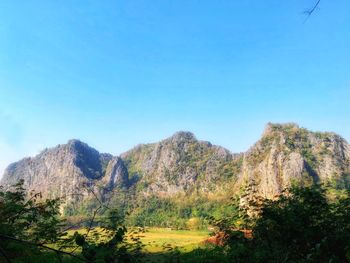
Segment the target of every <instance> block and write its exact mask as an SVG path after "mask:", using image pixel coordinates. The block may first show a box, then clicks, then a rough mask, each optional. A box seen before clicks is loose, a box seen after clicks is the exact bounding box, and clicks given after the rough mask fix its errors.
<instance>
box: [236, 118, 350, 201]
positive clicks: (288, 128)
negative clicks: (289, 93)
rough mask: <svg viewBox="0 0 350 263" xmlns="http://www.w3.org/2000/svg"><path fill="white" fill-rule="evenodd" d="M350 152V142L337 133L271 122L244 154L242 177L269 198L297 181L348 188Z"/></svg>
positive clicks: (297, 182)
mask: <svg viewBox="0 0 350 263" xmlns="http://www.w3.org/2000/svg"><path fill="white" fill-rule="evenodd" d="M349 154H350V147H349V144H348V143H347V142H346V141H345V140H344V139H343V138H341V137H340V136H339V135H336V134H334V133H319V132H310V131H308V130H306V129H304V128H300V127H299V126H298V125H296V124H283V125H281V124H271V123H269V124H268V125H267V126H266V128H265V131H264V133H263V136H262V138H261V139H260V140H259V141H258V142H257V143H256V144H255V145H254V146H253V147H251V148H250V149H249V150H248V151H247V152H246V153H245V154H244V161H243V168H242V172H241V176H240V179H241V182H242V181H244V180H245V181H254V182H255V183H256V184H257V186H258V187H257V189H258V192H260V193H261V194H262V195H263V196H266V197H269V198H272V197H273V196H274V195H276V194H279V193H281V191H282V190H283V189H284V188H286V187H289V186H291V185H292V184H293V183H295V184H303V185H307V184H311V183H314V182H323V183H331V184H333V185H334V186H335V187H337V188H345V187H349V182H350V158H349V156H350V155H349Z"/></svg>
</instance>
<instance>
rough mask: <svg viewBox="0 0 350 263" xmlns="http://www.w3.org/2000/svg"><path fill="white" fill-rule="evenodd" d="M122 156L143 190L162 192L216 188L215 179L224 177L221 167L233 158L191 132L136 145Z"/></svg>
mask: <svg viewBox="0 0 350 263" xmlns="http://www.w3.org/2000/svg"><path fill="white" fill-rule="evenodd" d="M121 158H122V159H123V160H124V162H125V164H126V165H127V167H128V170H129V173H130V175H134V176H136V177H138V179H139V182H138V183H139V184H141V185H143V186H144V187H143V190H144V192H149V193H159V194H161V195H172V194H177V193H179V192H182V193H185V192H188V191H193V190H194V189H199V190H201V191H205V190H206V189H209V188H215V181H216V180H218V179H222V178H223V177H225V175H224V174H223V168H224V167H225V165H226V166H227V165H229V164H230V163H231V162H232V161H233V155H232V154H231V153H230V152H229V151H228V150H226V149H225V148H222V147H220V146H215V145H212V144H211V143H209V142H205V141H198V140H197V139H196V138H195V136H194V135H193V134H192V133H190V132H177V133H175V134H174V135H173V136H171V137H170V138H168V139H165V140H163V141H161V142H158V143H154V144H147V145H139V146H137V147H135V148H134V149H132V150H130V151H128V152H126V153H124V154H122V155H121ZM232 175H233V174H230V176H232ZM226 177H227V175H226Z"/></svg>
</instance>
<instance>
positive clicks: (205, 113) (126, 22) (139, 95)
mask: <svg viewBox="0 0 350 263" xmlns="http://www.w3.org/2000/svg"><path fill="white" fill-rule="evenodd" d="M313 3H314V0H284V1H278V0H264V1H261V0H244V1H243V0H241V1H236V0H226V1H223V0H218V1H209V0H208V1H204V0H200V1H199V0H197V1H194V0H182V1H180V0H176V1H175V0H152V1H151V0H148V1H145V0H139V1H133V0H125V1H120V0H114V1H103V0H101V1H86V0H84V1H78V0H75V1H47V0H43V1H30V0H28V1H14V0H9V1H1V2H0V173H2V170H3V168H4V167H5V166H6V165H7V164H8V163H9V162H11V161H16V160H18V159H20V158H22V157H24V156H28V155H33V154H36V153H38V152H39V151H40V150H41V149H43V148H44V147H46V146H48V147H51V146H54V145H56V144H59V143H65V142H66V141H67V140H68V139H70V138H79V139H81V140H83V141H86V142H87V143H89V144H90V145H91V146H94V147H96V148H97V149H98V150H100V151H106V152H111V153H114V154H119V153H121V152H123V151H126V150H128V149H129V148H131V147H132V146H134V145H135V144H138V143H142V142H153V141H157V140H160V139H163V138H165V137H168V136H170V135H171V134H172V133H174V132H175V131H178V130H190V131H192V132H194V133H195V134H196V136H197V137H198V138H199V139H203V140H209V141H211V142H213V143H215V144H220V145H223V146H225V147H227V148H228V149H230V150H231V151H233V152H239V151H244V150H246V149H247V148H248V147H249V146H250V145H252V144H253V143H254V142H255V141H256V140H257V139H258V138H259V136H260V135H261V133H262V130H263V128H264V125H265V123H267V122H268V121H272V122H290V121H293V122H297V123H299V124H300V125H301V126H304V127H306V128H309V129H312V130H319V131H335V132H337V133H339V134H341V135H342V136H343V137H345V138H346V139H348V140H349V139H350V121H349V116H350V107H349V106H350V105H349V100H350V30H349V28H350V12H349V10H350V2H349V0H333V1H330V0H322V1H321V4H320V6H319V8H318V9H317V10H316V12H315V13H314V15H313V16H312V17H311V18H310V19H309V20H308V21H307V22H306V23H304V20H305V15H303V14H302V13H303V11H304V10H306V9H307V8H309V7H311V6H312V5H313Z"/></svg>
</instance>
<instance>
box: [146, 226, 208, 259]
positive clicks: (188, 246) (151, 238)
mask: <svg viewBox="0 0 350 263" xmlns="http://www.w3.org/2000/svg"><path fill="white" fill-rule="evenodd" d="M145 230H146V231H145V233H142V234H141V235H140V239H141V242H142V243H143V244H144V245H145V247H144V251H145V252H148V253H159V252H165V251H168V250H171V249H175V248H177V249H179V250H180V251H186V252H187V251H191V250H193V249H194V248H197V247H198V246H200V245H201V244H202V243H203V241H204V240H205V239H207V238H208V237H209V232H208V231H194V230H171V229H170V228H146V229H145Z"/></svg>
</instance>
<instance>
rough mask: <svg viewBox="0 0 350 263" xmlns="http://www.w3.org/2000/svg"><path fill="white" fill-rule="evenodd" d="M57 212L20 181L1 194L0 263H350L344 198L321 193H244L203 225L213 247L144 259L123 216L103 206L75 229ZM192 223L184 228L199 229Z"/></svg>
mask: <svg viewBox="0 0 350 263" xmlns="http://www.w3.org/2000/svg"><path fill="white" fill-rule="evenodd" d="M59 207H60V200H59V199H53V200H51V199H45V200H44V199H43V198H41V194H40V193H34V192H32V193H30V195H29V197H28V194H27V193H26V191H25V189H24V188H23V181H20V182H19V183H18V184H16V185H14V186H13V187H12V188H11V189H9V190H6V191H5V190H3V189H1V192H0V217H1V222H0V254H1V261H0V262H276V263H277V262H300V263H301V262H350V243H349V242H350V191H349V190H342V191H340V192H338V193H337V198H334V196H333V197H332V196H330V195H329V191H328V188H327V187H326V186H324V185H313V186H309V187H292V188H290V189H286V190H285V191H284V192H283V194H281V195H279V196H278V197H276V198H274V199H264V198H262V197H259V196H258V195H257V194H256V193H255V191H254V185H253V184H252V185H249V186H247V187H246V188H245V189H244V191H243V194H242V195H241V196H239V197H238V196H236V197H232V198H231V203H230V205H229V207H230V208H231V209H230V210H229V211H230V212H228V210H227V211H226V214H225V215H222V216H221V218H215V217H213V216H207V217H206V221H207V222H208V226H210V229H211V233H210V235H211V236H212V237H208V239H207V241H209V240H212V241H213V240H214V242H205V241H204V242H201V243H200V244H199V245H198V246H196V247H193V248H192V249H190V250H187V251H185V250H181V249H179V248H176V247H175V248H174V247H172V246H171V244H169V246H168V247H166V246H164V247H163V248H162V250H160V251H157V252H153V253H152V252H150V251H147V250H146V249H145V248H144V247H145V244H144V243H143V242H142V236H143V235H144V234H145V233H146V232H147V231H149V230H147V226H145V225H143V226H139V227H136V226H130V225H129V226H126V224H125V216H126V215H127V212H124V213H121V211H119V210H118V209H116V208H114V207H110V206H108V205H107V204H103V203H102V204H101V206H100V207H99V209H96V210H95V211H94V212H93V213H91V215H90V217H89V218H88V219H87V220H85V222H79V227H78V224H77V223H75V224H73V223H72V222H69V221H67V220H66V219H65V218H63V217H62V216H61V215H60V211H59ZM192 221H193V220H192ZM198 223H199V222H192V225H191V224H189V223H188V222H187V224H186V223H185V224H184V226H183V228H187V229H189V230H191V231H196V230H198V229H200V228H203V226H201V225H198ZM175 227H176V226H174V229H175ZM169 231H171V230H169ZM173 231H176V230H173ZM193 233H195V232H193ZM169 241H170V242H171V239H170V238H169Z"/></svg>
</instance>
